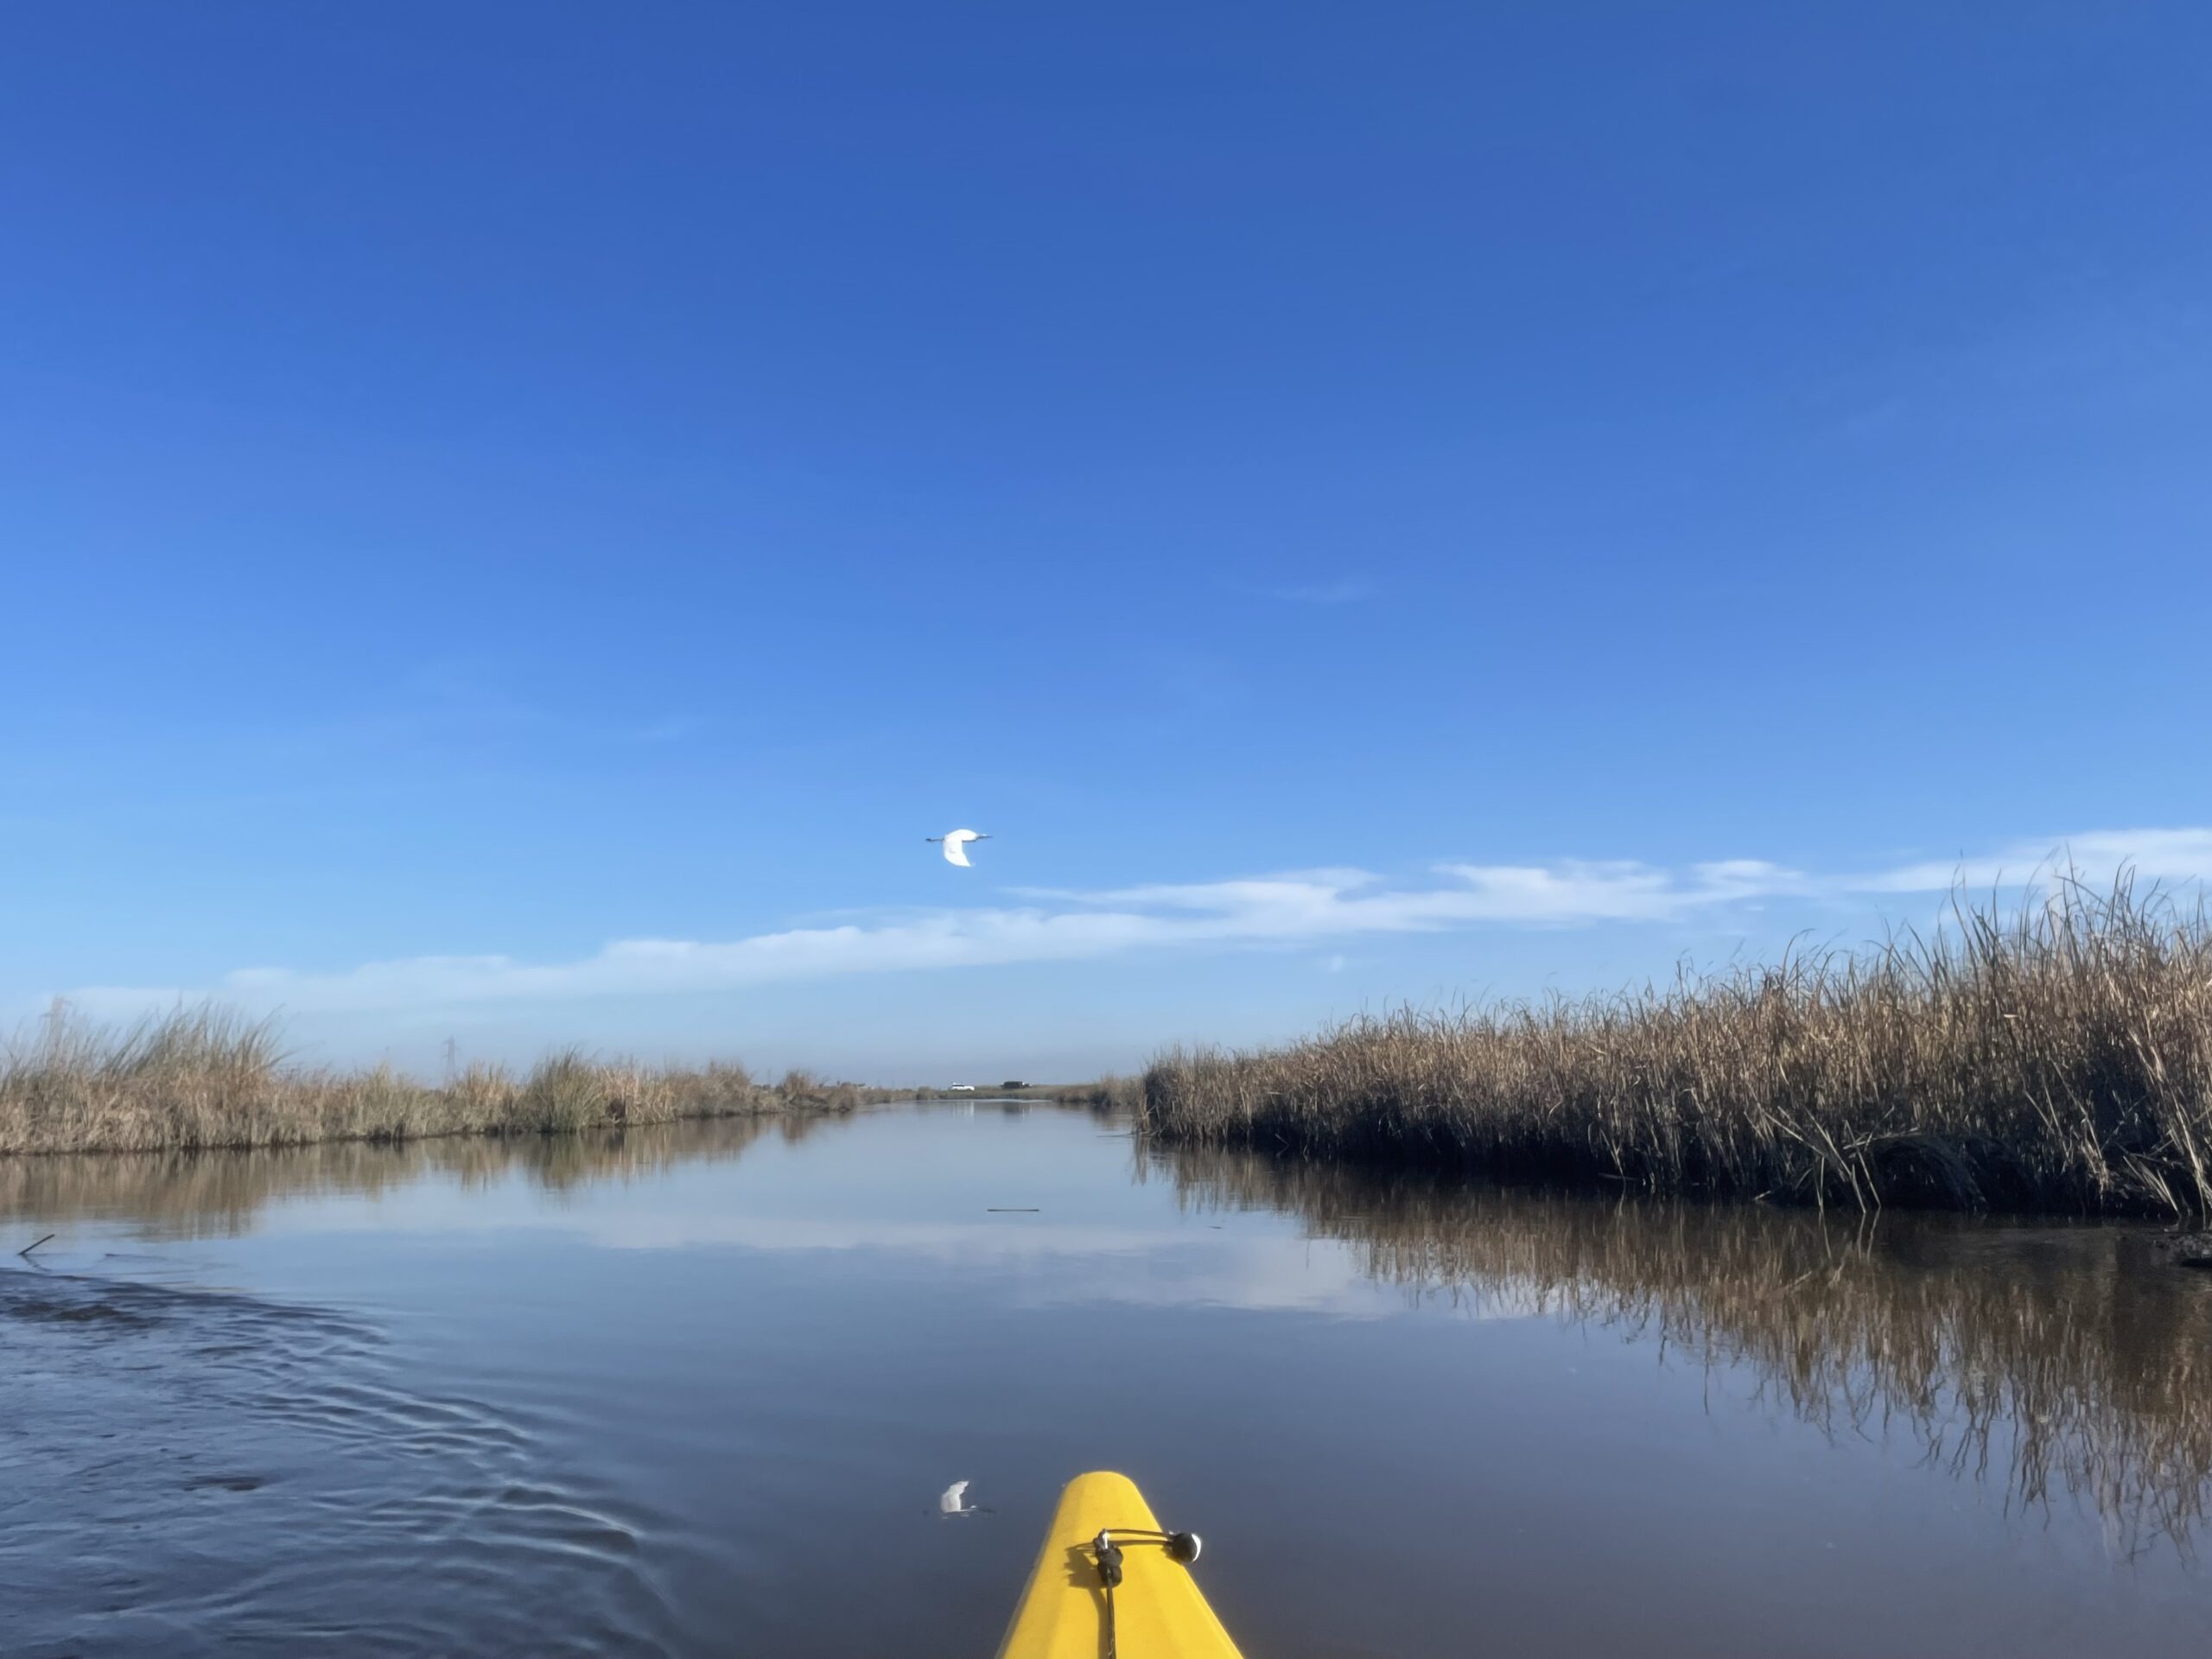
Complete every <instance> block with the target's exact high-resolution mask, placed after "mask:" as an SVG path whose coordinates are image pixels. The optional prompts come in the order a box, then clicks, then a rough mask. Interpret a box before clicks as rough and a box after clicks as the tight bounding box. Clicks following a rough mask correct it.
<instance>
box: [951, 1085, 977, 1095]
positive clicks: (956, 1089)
mask: <svg viewBox="0 0 2212 1659" xmlns="http://www.w3.org/2000/svg"><path fill="white" fill-rule="evenodd" d="M944 1092H945V1093H946V1094H948V1095H972V1094H974V1093H975V1092H976V1085H975V1084H972V1083H948V1084H945V1085H944Z"/></svg>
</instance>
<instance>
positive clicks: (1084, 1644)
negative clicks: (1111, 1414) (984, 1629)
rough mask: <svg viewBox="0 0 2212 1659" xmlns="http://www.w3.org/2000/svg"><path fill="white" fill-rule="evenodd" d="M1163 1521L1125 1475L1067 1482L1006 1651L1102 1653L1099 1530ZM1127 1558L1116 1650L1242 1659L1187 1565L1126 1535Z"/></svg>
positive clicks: (1025, 1655) (1046, 1658) (1139, 1529)
mask: <svg viewBox="0 0 2212 1659" xmlns="http://www.w3.org/2000/svg"><path fill="white" fill-rule="evenodd" d="M1102 1531H1106V1532H1114V1533H1122V1532H1125V1531H1126V1532H1132V1533H1154V1534H1157V1533H1158V1532H1160V1522H1159V1520H1158V1519H1157V1518H1156V1517H1155V1516H1154V1514H1153V1512H1152V1506H1151V1505H1150V1504H1148V1503H1146V1502H1145V1501H1144V1495H1143V1494H1142V1493H1141V1492H1139V1491H1137V1489H1136V1485H1135V1483H1134V1482H1133V1481H1131V1480H1130V1479H1129V1478H1128V1477H1127V1476H1124V1475H1116V1474H1107V1473H1097V1474H1089V1475H1077V1477H1076V1478H1074V1479H1073V1480H1071V1481H1070V1482H1069V1483H1068V1485H1067V1490H1066V1491H1064V1492H1062V1493H1061V1494H1060V1503H1059V1507H1058V1509H1057V1510H1054V1511H1053V1513H1052V1525H1051V1526H1049V1527H1048V1528H1046V1531H1045V1547H1044V1548H1043V1549H1042V1550H1041V1551H1039V1554H1038V1556H1037V1565H1036V1567H1034V1568H1033V1569H1032V1570H1031V1572H1030V1574H1029V1582H1028V1584H1027V1586H1026V1587H1025V1588H1024V1589H1023V1590H1022V1592H1021V1600H1020V1603H1019V1605H1016V1606H1015V1608H1014V1619H1013V1622H1012V1623H1011V1624H1008V1625H1007V1633H1006V1640H1005V1641H1004V1642H1002V1643H1000V1644H999V1659H1102V1656H1103V1655H1104V1654H1105V1653H1106V1651H1107V1643H1106V1620H1107V1595H1106V1591H1105V1589H1104V1587H1103V1584H1102V1583H1101V1581H1100V1577H1099V1570H1098V1560H1097V1556H1096V1554H1095V1553H1094V1552H1093V1550H1092V1548H1091V1546H1092V1544H1093V1542H1094V1541H1096V1538H1097V1536H1098V1535H1099V1534H1100V1533H1101V1532H1102ZM1113 1620H1114V1630H1115V1643H1114V1646H1115V1648H1116V1649H1117V1650H1118V1652H1119V1653H1121V1654H1122V1655H1126V1656H1129V1659H1238V1655H1237V1652H1236V1643H1234V1642H1231V1641H1230V1639H1229V1632H1228V1631H1227V1630H1224V1629H1223V1628H1222V1625H1221V1621H1220V1620H1219V1619H1217V1618H1215V1617H1214V1615H1213V1609H1212V1608H1211V1607H1209V1606H1207V1605H1206V1600H1205V1597H1204V1596H1202V1595H1200V1594H1199V1593H1198V1583H1197V1581H1196V1580H1194V1579H1192V1577H1191V1571H1190V1568H1189V1567H1185V1565H1184V1564H1183V1563H1182V1562H1180V1561H1178V1560H1173V1559H1171V1558H1170V1557H1169V1555H1168V1554H1167V1552H1166V1550H1165V1549H1162V1548H1158V1547H1157V1546H1156V1545H1151V1544H1141V1543H1136V1542H1133V1541H1128V1540H1124V1541H1123V1548H1122V1582H1121V1584H1120V1586H1118V1587H1117V1588H1116V1590H1115V1591H1114V1592H1113Z"/></svg>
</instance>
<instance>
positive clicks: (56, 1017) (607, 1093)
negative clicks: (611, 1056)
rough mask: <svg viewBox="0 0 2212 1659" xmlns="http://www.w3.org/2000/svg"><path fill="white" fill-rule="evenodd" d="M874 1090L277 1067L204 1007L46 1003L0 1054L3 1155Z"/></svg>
mask: <svg viewBox="0 0 2212 1659" xmlns="http://www.w3.org/2000/svg"><path fill="white" fill-rule="evenodd" d="M887 1097H888V1092H887V1091H886V1090H866V1089H861V1088H860V1087H859V1086H858V1085H855V1084H823V1083H819V1082H817V1081H816V1080H815V1079H814V1078H812V1077H807V1076H805V1074H804V1073H798V1072H794V1073H792V1074H791V1076H789V1077H785V1080H784V1082H783V1083H782V1084H778V1085H773V1086H770V1085H764V1084H758V1083H755V1082H754V1081H753V1078H752V1077H751V1076H750V1075H748V1074H747V1071H745V1069H744V1068H743V1067H742V1066H739V1065H730V1064H728V1063H719V1062H718V1063H715V1064H713V1065H706V1066H703V1067H678V1066H662V1065H640V1064H639V1063H637V1062H635V1061H631V1060H602V1059H598V1058H593V1057H591V1056H589V1055H587V1054H586V1053H584V1052H582V1050H580V1049H568V1050H563V1051H561V1052H556V1053H554V1054H551V1055H549V1056H548V1057H546V1058H544V1059H543V1060H541V1061H540V1062H538V1064H537V1065H536V1066H535V1067H533V1068H532V1069H531V1071H528V1072H527V1073H524V1074H523V1075H520V1076H518V1075H516V1074H515V1073H513V1072H511V1071H507V1070H505V1068H504V1067H499V1066H493V1065H473V1066H470V1067H468V1068H467V1069H466V1070H464V1071H460V1072H458V1073H457V1074H455V1075H454V1076H453V1077H448V1079H447V1080H446V1081H444V1082H443V1083H440V1084H424V1083H421V1082H417V1081H416V1080H415V1079H413V1078H410V1077H405V1076H404V1075H402V1074H401V1073H399V1072H397V1071H394V1070H393V1069H392V1068H391V1067H390V1066H388V1065H378V1066H371V1067H367V1068H365V1069H360V1070H354V1071H340V1070H334V1069H329V1068H321V1067H312V1066H302V1065H293V1064H290V1063H289V1062H288V1061H287V1059H286V1058H285V1056H284V1054H283V1051H282V1048H281V1046H280V1045H279V1042H278V1040H277V1033H276V1031H275V1028H274V1027H272V1026H271V1025H270V1024H269V1023H267V1022H257V1021H253V1020H245V1019H244V1018H242V1017H240V1016H238V1015H237V1014H232V1013H229V1012H227V1011H226V1010H224V1009H221V1008H219V1007H197V1008H186V1009H181V1010H179V1011H177V1012H175V1013H174V1014H168V1015H166V1016H163V1017H161V1018H157V1019H150V1020H143V1021H141V1022H140V1023H138V1024H137V1025H134V1026H130V1027H124V1028H121V1029H116V1028H109V1027H99V1026H94V1025H92V1024H88V1023H86V1022H85V1021H83V1020H79V1019H76V1018H73V1016H72V1015H71V1014H69V1012H68V1011H67V1009H66V1008H62V1007H57V1008H56V1009H55V1010H54V1012H53V1013H52V1014H48V1016H47V1017H46V1018H45V1019H44V1020H41V1022H40V1023H39V1025H38V1027H37V1028H36V1030H35V1032H34V1033H32V1034H30V1035H29V1037H27V1038H26V1039H22V1040H19V1041H17V1042H16V1043H13V1044H10V1045H9V1046H7V1047H5V1048H4V1049H0V1155H4V1154H21V1153H50V1152H150V1151H158V1150H164V1149H168V1148H195V1147H279V1146H296V1145H302V1144H305V1143H308V1142H311V1141H405V1140H411V1139H416V1138H418V1137H423V1136H429V1135H523V1134H553V1133H557V1132H562V1131H566V1130H573V1129H582V1128H595V1127H601V1126H606V1125H620V1124H634V1123H660V1122H671V1121H673V1120H675V1119H678V1118H692V1117H721V1116H763V1115H767V1114H772V1113H783V1112H822V1111H833V1112H834V1111H851V1110H853V1109H855V1108H856V1107H858V1106H860V1105H861V1104H864V1103H868V1102H869V1101H872V1100H878V1099H882V1098H887Z"/></svg>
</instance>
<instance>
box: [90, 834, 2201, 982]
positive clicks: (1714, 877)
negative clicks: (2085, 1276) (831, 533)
mask: <svg viewBox="0 0 2212 1659" xmlns="http://www.w3.org/2000/svg"><path fill="white" fill-rule="evenodd" d="M2058 846H2059V848H2060V851H2059V852H2058V853H2057V854H2056V855H2054V854H2053V852H2052V851H2051V850H2050V847H2049V846H2048V845H2046V846H2044V847H2043V849H2042V850H2040V851H2033V850H2030V849H2029V848H2030V844H2029V843H2019V844H2018V845H2016V846H2014V847H2013V848H2011V849H2006V850H2005V851H2004V852H2002V853H2000V854H1999V855H1985V856H1980V857H1976V858H1967V859H1961V860H1958V861H1948V862H1947V861H1921V862H1915V863H1910V864H1904V865H1901V866H1897V867H1895V868H1889V869H1885V870H1876V871H1872V872H1866V873H1862V874H1842V875H1819V874H1809V873H1807V872H1804V871H1801V870H1795V869H1790V868H1786V867H1784V866H1782V865H1778V864H1772V863H1768V862H1765V861H1760V860H1756V859H1729V860H1722V861H1714V862H1708V863H1701V864H1693V865H1690V866H1688V867H1687V868H1683V869H1678V870H1670V869H1666V868H1660V867H1657V866H1654V865H1649V864H1643V863H1637V862H1633V861H1604V862H1590V861H1577V860H1560V861H1554V862H1552V863H1548V864H1527V865H1513V864H1446V865H1440V866H1439V867H1438V868H1436V869H1435V870H1433V872H1431V873H1430V874H1429V876H1428V878H1427V880H1423V881H1421V882H1419V883H1414V884H1407V883H1398V882H1393V881H1389V880H1385V879H1384V878H1383V877H1381V876H1378V875H1376V874H1371V873H1370V872H1368V871H1365V870H1360V869H1350V868H1331V869H1318V870H1304V871H1295V872H1292V873H1288V874H1281V875H1274V876H1267V877H1261V878H1253V879H1244V880H1224V881H1205V882H1192V883H1181V884H1173V885H1154V886H1146V887H1123V888H1113V889H1106V890H1101V891H1092V892H1068V891H1061V890H1038V889H1031V890H1023V891H1020V892H1018V893H1016V894H1015V895H1014V896H1016V897H1020V898H1024V899H1029V900H1031V901H1033V902H1031V903H1028V904H1026V905H1022V906H1014V907H987V908H976V909H968V910H947V911H940V912H931V913H928V914H924V915H920V916H914V917H905V918H889V919H885V920H881V921H877V922H873V923H867V922H855V923H849V924H845V925H839V926H834V927H810V928H792V929H787V930H785V931H779V932H773V933H760V934H754V935H753V936H751V937H749V938H740V939H729V940H721V941H714V940H690V939H624V940H618V941H616V942H614V943H613V944H607V945H606V946H604V947H602V948H601V950H598V951H596V952H594V954H592V955H590V956H588V957H582V958H580V959H577V960H575V961H571V962H562V963H527V962H519V961H517V960H516V959H514V958H513V957H505V956H469V957H406V958H403V959H400V960H397V961H391V962H372V963H364V964H362V965H361V966H359V967H357V968H352V969H343V970H340V971H337V972H325V973H316V972H303V971H299V970H296V969H284V968H253V969H239V970H238V971H237V972H234V973H231V974H228V975H226V976H223V977H222V978H221V979H220V980H219V981H218V982H216V983H214V984H213V985H207V986H199V987H168V988H144V987H93V988H87V989H83V990H79V991H75V992H72V993H70V994H69V996H70V1000H71V1001H73V1002H74V1003H76V1004H77V1005H78V1006H79V1007H83V1008H85V1009H86V1010H87V1011H88V1012H92V1013H94V1014H128V1013H132V1012H137V1011H141V1010H143V1009H146V1008H149V1007H158V1006H162V1005H163V1004H166V1003H168V1002H171V1001H175V1000H176V999H178V998H179V997H193V996H200V995H213V996H215V997H218V998H219V999H221V1000H223V1001H229V1002H234V1003H237V1004H239V1005H241V1006H243V1007H249V1008H257V1009H259V1008H275V1007H283V1008H284V1009H285V1010H287V1011H289V1012H292V1013H298V1014H325V1013H361V1012H386V1013H389V1012H396V1011H400V1010H406V1009H422V1008H436V1009H440V1010H460V1009H463V1008H467V1007H477V1006H483V1005H492V1004H501V1003H506V1004H513V1003H523V1002H549V1001H573V1000H579V999H588V998H596V997H610V996H650V995H671V994H677V993H685V992H702V991H716V990H722V989H730V988H741V987H744V986H748V985H759V984H765V983H770V982H787V981H792V980H804V979H819V978H826V977H830V976H838V975H848V974H868V973H893V972H901V971H912V970H916V969H946V968H967V967H980V966H986V965H991V964H1003V963H1053V962H1071V961H1077V960H1082V959H1087V958H1095V957H1110V956H1118V955H1122V954H1125V953H1127V952H1130V951H1135V950H1165V949H1171V948H1176V947H1185V948H1188V947H1214V948H1223V947H1251V946H1270V945H1290V944H1319V943H1325V942H1335V941H1340V940H1344V939H1350V938H1357V937H1361V936H1374V935H1383V934H1410V933H1427V932H1438V931H1446V930H1452V929H1465V928H1471V927H1478V926H1484V925H1520V926H1537V925H1542V926H1573V925H1589V924H1594V923H1608V922H1610V923H1666V922H1680V921H1682V920H1685V919H1687V918H1691V917H1693V916H1695V915H1698V914H1701V913H1707V912H1714V911H1718V910H1721V909H1724V908H1726V906H1732V905H1740V904H1745V903H1751V902H1755V901H1758V900H1762V899H1826V900H1831V901H1833V900H1839V899H1852V898H1853V897H1874V896H1878V895H1884V894H1897V893H1930V892H1942V891H1943V890H1945V889H1947V888H1948V887H1950V886H1951V884H1952V882H1953V881H1954V880H1956V879H1961V878H1963V879H1964V880H1966V881H1967V884H1968V885H1969V887H1990V886H1993V885H1996V884H1997V883H1998V882H1999V881H2000V880H2002V881H2004V882H2006V883H2012V884H2017V883H2018V882H2021V881H2024V880H2031V879H2034V878H2036V877H2037V875H2038V874H2042V875H2045V876H2047V875H2048V874H2049V873H2050V871H2051V869H2052V868H2054V867H2056V868H2068V867H2069V864H2070V867H2071V868H2073V869H2075V871H2076V872H2077V873H2078V874H2081V875H2082V877H2083V878H2084V879H2086V880H2106V879H2108V878H2109V877H2110V875H2111V874H2113V872H2114V871H2115V870H2117V869H2119V868H2121V867H2122V866H2125V865H2133V867H2134V868H2135V869H2136V870H2137V872H2138V873H2139V875H2140V876H2141V877H2142V878H2144V879H2145V880H2155V881H2159V882H2164V883H2166V884H2168V885H2177V884H2183V883H2189V882H2196V881H2202V880H2212V829H2144V830H2099V831H2094V832H2092V833H2090V834H2088V835H2082V836H2073V837H2071V838H2070V839H2069V840H2067V841H2064V842H2060V843H2058Z"/></svg>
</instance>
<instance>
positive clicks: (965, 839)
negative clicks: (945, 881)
mask: <svg viewBox="0 0 2212 1659" xmlns="http://www.w3.org/2000/svg"><path fill="white" fill-rule="evenodd" d="M922 839H923V840H924V841H941V842H944V861H945V862H946V863H948V864H957V865H958V866H959V867H960V868H962V869H963V870H969V869H973V868H975V866H974V865H972V864H970V863H969V861H968V843H969V842H971V841H988V840H989V839H990V837H989V836H979V835H977V834H976V832H975V831H974V830H973V829H956V830H954V831H953V832H952V833H951V834H950V835H949V836H923V837H922Z"/></svg>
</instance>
